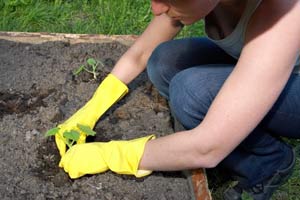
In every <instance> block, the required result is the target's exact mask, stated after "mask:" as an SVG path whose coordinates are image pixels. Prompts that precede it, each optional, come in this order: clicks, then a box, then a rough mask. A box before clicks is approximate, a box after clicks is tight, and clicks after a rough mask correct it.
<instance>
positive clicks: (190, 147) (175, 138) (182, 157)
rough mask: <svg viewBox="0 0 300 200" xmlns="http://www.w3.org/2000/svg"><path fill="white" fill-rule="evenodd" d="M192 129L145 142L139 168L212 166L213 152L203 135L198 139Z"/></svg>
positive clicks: (161, 169)
mask: <svg viewBox="0 0 300 200" xmlns="http://www.w3.org/2000/svg"><path fill="white" fill-rule="evenodd" d="M199 136H200V135H199V134H198V133H196V132H195V131H194V130H190V131H182V132H177V133H174V134H172V135H168V136H165V137H161V138H158V139H155V140H151V141H149V142H148V143H147V144H146V147H145V151H144V154H143V157H142V160H141V162H140V165H139V169H148V170H159V171H173V170H183V169H193V168H199V167H205V168H209V167H213V166H214V163H215V161H214V159H213V154H212V152H210V147H211V146H210V145H211V144H209V145H207V144H208V143H207V141H206V138H205V135H204V136H203V137H202V138H201V139H202V140H198V139H197V138H199Z"/></svg>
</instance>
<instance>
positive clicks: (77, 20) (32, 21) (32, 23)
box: [0, 0, 203, 37]
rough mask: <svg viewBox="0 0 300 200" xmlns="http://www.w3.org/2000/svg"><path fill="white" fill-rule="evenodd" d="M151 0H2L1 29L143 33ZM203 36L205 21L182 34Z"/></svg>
mask: <svg viewBox="0 0 300 200" xmlns="http://www.w3.org/2000/svg"><path fill="white" fill-rule="evenodd" d="M152 17H153V16H152V12H151V9H150V0H135V1H128V0H0V30H1V31H23V32H56V33H81V34H106V35H114V34H121V35H124V34H137V35H138V34H141V33H142V32H143V30H144V29H145V28H146V27H147V25H148V23H149V22H150V21H151V19H152ZM197 35H203V23H201V22H200V23H197V24H195V25H192V26H188V27H185V28H184V29H183V31H182V32H181V33H180V35H179V36H180V37H186V36H197Z"/></svg>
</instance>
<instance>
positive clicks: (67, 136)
mask: <svg viewBox="0 0 300 200" xmlns="http://www.w3.org/2000/svg"><path fill="white" fill-rule="evenodd" d="M77 127H78V128H79V130H80V131H82V132H83V133H85V134H86V135H87V136H95V135H96V132H95V131H93V130H92V129H91V128H90V127H89V126H85V125H82V124H77ZM58 132H59V128H57V127H56V128H52V129H50V130H48V131H47V132H46V134H45V136H46V137H49V136H54V135H56V134H58ZM62 137H63V140H64V141H65V143H66V145H67V146H68V147H69V148H71V147H72V146H73V145H74V143H75V142H77V141H78V139H79V137H80V133H79V132H78V131H75V130H71V131H65V132H63V134H62Z"/></svg>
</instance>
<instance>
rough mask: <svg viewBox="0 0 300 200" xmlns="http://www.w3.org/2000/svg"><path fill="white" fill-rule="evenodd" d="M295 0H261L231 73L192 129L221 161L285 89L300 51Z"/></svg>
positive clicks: (299, 7) (299, 9)
mask: <svg viewBox="0 0 300 200" xmlns="http://www.w3.org/2000/svg"><path fill="white" fill-rule="evenodd" d="M299 4H300V3H299V1H298V0H289V1H281V0H264V1H262V4H261V5H260V7H259V8H258V9H257V11H256V13H255V14H254V16H253V17H252V20H251V22H250V24H249V26H248V31H247V38H246V43H245V46H244V48H243V51H242V53H241V56H240V58H239V61H238V63H237V65H236V67H235V68H234V70H233V72H232V73H231V74H230V75H229V77H228V78H227V80H226V81H225V83H224V85H223V86H222V88H221V90H220V91H219V93H218V95H217V96H216V98H215V99H214V101H213V103H212V105H211V106H210V108H209V111H208V113H207V115H206V117H205V119H204V120H203V121H202V123H201V124H200V125H199V126H198V127H197V128H196V129H195V130H196V131H197V132H198V133H199V134H198V135H199V136H198V137H199V141H201V140H205V141H206V144H207V143H210V144H211V145H210V146H211V152H213V153H212V154H213V155H212V158H215V159H216V160H217V161H216V162H219V161H220V160H222V159H223V158H224V157H225V156H227V155H228V154H229V153H230V152H231V151H232V150H233V149H234V148H235V147H236V146H238V145H239V144H240V143H241V141H242V140H243V139H245V138H246V137H247V136H248V134H250V133H251V131H252V130H253V129H254V128H255V127H256V126H257V125H258V124H259V122H260V121H261V120H262V119H263V117H264V116H265V115H266V114H267V112H268V111H269V110H270V109H271V107H272V105H273V104H274V103H275V101H276V99H277V98H278V96H279V95H280V93H281V91H282V89H283V88H284V86H285V84H286V82H287V80H288V78H289V76H290V74H291V71H292V69H293V65H294V64H295V61H296V57H297V56H298V55H299V49H300V26H299V25H298V22H299V20H300V5H299Z"/></svg>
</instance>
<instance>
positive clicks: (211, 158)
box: [195, 145, 224, 168]
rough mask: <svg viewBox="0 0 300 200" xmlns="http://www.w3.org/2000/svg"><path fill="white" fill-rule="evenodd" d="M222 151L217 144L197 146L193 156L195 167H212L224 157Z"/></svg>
mask: <svg viewBox="0 0 300 200" xmlns="http://www.w3.org/2000/svg"><path fill="white" fill-rule="evenodd" d="M222 152H224V151H223V150H222V149H221V148H220V147H218V145H208V146H206V147H203V146H202V147H198V149H197V153H196V154H197V155H196V156H195V162H196V163H195V164H196V168H214V167H216V166H217V165H218V164H219V163H220V162H221V161H222V160H223V158H224V155H223V153H222Z"/></svg>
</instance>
